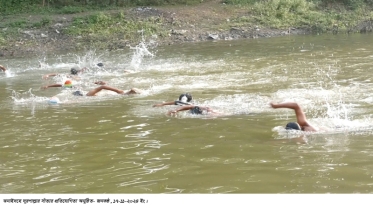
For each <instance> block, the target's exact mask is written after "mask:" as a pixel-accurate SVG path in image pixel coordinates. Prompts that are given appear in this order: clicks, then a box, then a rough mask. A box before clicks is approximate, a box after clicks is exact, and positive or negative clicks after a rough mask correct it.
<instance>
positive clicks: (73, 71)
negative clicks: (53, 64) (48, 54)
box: [70, 68, 79, 75]
mask: <svg viewBox="0 0 373 210" xmlns="http://www.w3.org/2000/svg"><path fill="white" fill-rule="evenodd" d="M70 72H71V74H73V75H77V74H78V72H79V70H78V69H76V68H71V70H70Z"/></svg>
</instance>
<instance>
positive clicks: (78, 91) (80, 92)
mask: <svg viewBox="0 0 373 210" xmlns="http://www.w3.org/2000/svg"><path fill="white" fill-rule="evenodd" d="M73 95H74V96H83V93H82V91H80V90H77V91H74V92H73Z"/></svg>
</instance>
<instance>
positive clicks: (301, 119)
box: [270, 102, 316, 131]
mask: <svg viewBox="0 0 373 210" xmlns="http://www.w3.org/2000/svg"><path fill="white" fill-rule="evenodd" d="M270 105H271V107H272V108H274V109H278V108H288V109H293V110H294V111H295V116H296V118H297V123H298V124H299V125H300V126H301V127H302V130H305V131H316V129H315V128H314V127H312V126H311V125H310V124H309V123H308V121H307V118H306V115H305V114H304V112H303V110H302V108H301V107H300V106H299V104H298V103H296V102H285V103H279V104H277V103H273V102H271V103H270Z"/></svg>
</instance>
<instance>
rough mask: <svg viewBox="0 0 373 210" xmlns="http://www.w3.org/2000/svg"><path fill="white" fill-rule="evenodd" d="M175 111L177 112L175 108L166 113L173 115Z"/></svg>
mask: <svg viewBox="0 0 373 210" xmlns="http://www.w3.org/2000/svg"><path fill="white" fill-rule="evenodd" d="M176 113H177V110H171V111H168V112H167V115H169V116H174V115H176Z"/></svg>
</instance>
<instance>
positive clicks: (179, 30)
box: [0, 0, 308, 57]
mask: <svg viewBox="0 0 373 210" xmlns="http://www.w3.org/2000/svg"><path fill="white" fill-rule="evenodd" d="M107 12H108V13H110V12H112V13H114V12H117V11H107ZM124 14H125V15H126V19H134V20H136V21H142V20H144V19H147V18H149V17H154V18H162V20H163V22H162V23H163V25H162V27H163V28H164V30H165V31H167V32H168V34H167V36H163V37H157V36H156V35H154V36H153V37H152V38H153V39H156V41H157V43H158V44H159V45H170V44H176V43H184V42H201V41H208V40H233V39H254V38H261V37H274V36H285V35H297V34H307V33H308V31H307V30H306V29H301V28H288V29H286V30H279V29H270V28H263V27H261V26H259V25H240V26H239V27H237V26H234V25H233V24H231V20H233V19H237V18H239V17H243V16H245V15H248V14H247V10H245V9H242V8H239V7H233V6H229V5H225V4H223V3H221V1H217V0H216V1H215V0H214V1H209V2H206V3H203V4H199V5H196V6H167V7H136V8H127V9H125V13H124ZM86 15H89V13H80V14H73V15H53V16H51V17H50V19H51V23H50V24H49V26H48V27H47V28H44V29H37V30H35V29H29V30H19V34H20V36H19V37H17V38H15V39H13V40H12V41H10V42H8V43H7V44H5V45H3V46H2V47H1V48H0V56H3V57H8V56H16V57H19V56H25V55H30V54H35V53H52V52H59V51H63V52H66V51H73V50H77V49H82V48H83V49H84V48H86V49H88V48H90V46H92V45H93V43H94V42H101V43H104V44H102V45H101V46H102V48H106V49H109V50H110V49H120V48H125V47H128V46H129V45H133V44H136V43H135V42H137V41H136V40H127V39H123V37H120V36H118V38H116V39H112V40H107V39H105V37H102V38H101V39H100V40H97V39H88V38H82V37H79V36H70V35H67V34H65V33H64V29H65V28H67V27H68V26H69V25H70V24H71V23H72V20H73V18H74V17H79V16H86ZM18 18H19V17H18ZM7 19H8V20H11V19H12V17H7ZM41 19H42V16H38V15H30V16H27V20H28V21H34V22H37V21H40V20H41ZM3 30H4V29H3Z"/></svg>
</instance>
